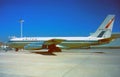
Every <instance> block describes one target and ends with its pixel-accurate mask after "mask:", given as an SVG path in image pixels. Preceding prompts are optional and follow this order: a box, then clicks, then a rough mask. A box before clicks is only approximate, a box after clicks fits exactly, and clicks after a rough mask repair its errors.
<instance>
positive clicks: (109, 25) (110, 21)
mask: <svg viewBox="0 0 120 77" xmlns="http://www.w3.org/2000/svg"><path fill="white" fill-rule="evenodd" d="M113 20H114V18H113V19H112V20H111V21H110V22H109V23H108V24H107V25H106V26H105V28H108V27H109V26H110V25H111V23H112V21H113Z"/></svg>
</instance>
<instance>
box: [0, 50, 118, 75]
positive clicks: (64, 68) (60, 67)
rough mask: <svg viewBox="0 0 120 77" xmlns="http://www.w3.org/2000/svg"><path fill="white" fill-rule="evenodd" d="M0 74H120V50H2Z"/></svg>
mask: <svg viewBox="0 0 120 77" xmlns="http://www.w3.org/2000/svg"><path fill="white" fill-rule="evenodd" d="M0 77H120V49H71V50H63V52H55V53H52V54H47V53H46V52H43V51H27V50H24V51H19V52H15V51H7V52H6V51H3V50H1V51H0Z"/></svg>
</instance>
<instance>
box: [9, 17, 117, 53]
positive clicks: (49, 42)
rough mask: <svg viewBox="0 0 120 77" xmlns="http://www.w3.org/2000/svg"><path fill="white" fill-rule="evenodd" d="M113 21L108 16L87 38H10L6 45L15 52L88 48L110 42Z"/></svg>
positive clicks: (112, 18)
mask: <svg viewBox="0 0 120 77" xmlns="http://www.w3.org/2000/svg"><path fill="white" fill-rule="evenodd" d="M114 20H115V15H108V16H107V17H106V18H105V20H104V21H103V23H102V24H101V25H100V27H99V28H98V29H97V30H96V32H95V33H93V34H92V35H90V36H88V37H12V38H11V39H10V40H9V41H8V43H7V44H8V45H9V47H11V48H15V51H18V50H19V49H26V50H40V49H48V52H61V51H62V50H61V49H71V48H90V46H94V45H101V44H107V43H109V42H110V41H112V38H111V33H112V28H113V23H114Z"/></svg>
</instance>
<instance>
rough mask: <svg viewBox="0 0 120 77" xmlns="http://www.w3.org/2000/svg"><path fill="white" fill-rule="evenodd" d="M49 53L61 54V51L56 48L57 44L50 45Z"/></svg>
mask: <svg viewBox="0 0 120 77" xmlns="http://www.w3.org/2000/svg"><path fill="white" fill-rule="evenodd" d="M48 49H49V50H48V52H50V53H52V52H61V49H60V48H59V47H56V45H55V44H52V45H49V46H48Z"/></svg>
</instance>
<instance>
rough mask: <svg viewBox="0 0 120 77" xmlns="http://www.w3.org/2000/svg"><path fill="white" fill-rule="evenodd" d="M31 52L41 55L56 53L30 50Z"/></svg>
mask: <svg viewBox="0 0 120 77" xmlns="http://www.w3.org/2000/svg"><path fill="white" fill-rule="evenodd" d="M32 53H35V54H41V55H51V56H56V54H54V53H51V52H39V51H38V52H32Z"/></svg>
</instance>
